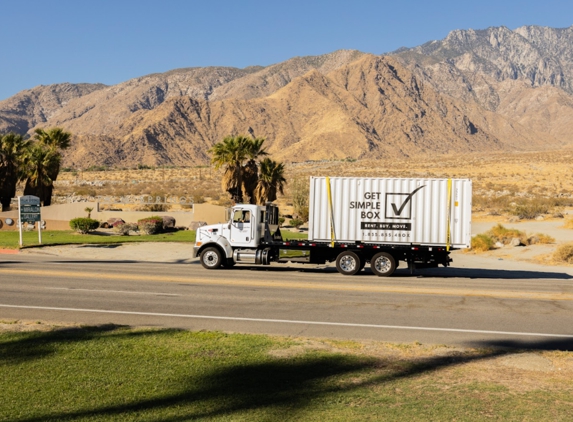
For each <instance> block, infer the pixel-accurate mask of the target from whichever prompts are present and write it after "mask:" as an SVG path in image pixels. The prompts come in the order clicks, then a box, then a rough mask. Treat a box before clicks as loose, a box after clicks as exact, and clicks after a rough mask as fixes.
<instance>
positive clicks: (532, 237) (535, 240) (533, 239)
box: [527, 236, 539, 245]
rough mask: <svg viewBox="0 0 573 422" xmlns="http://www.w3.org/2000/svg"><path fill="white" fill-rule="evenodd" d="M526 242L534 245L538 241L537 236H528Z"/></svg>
mask: <svg viewBox="0 0 573 422" xmlns="http://www.w3.org/2000/svg"><path fill="white" fill-rule="evenodd" d="M527 243H528V244H530V245H536V244H537V243H539V238H538V237H537V236H530V237H529V238H528V239H527Z"/></svg>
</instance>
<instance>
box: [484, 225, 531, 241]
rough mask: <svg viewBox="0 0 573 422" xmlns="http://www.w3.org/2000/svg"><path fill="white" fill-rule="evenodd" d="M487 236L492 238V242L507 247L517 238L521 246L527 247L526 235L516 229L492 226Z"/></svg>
mask: <svg viewBox="0 0 573 422" xmlns="http://www.w3.org/2000/svg"><path fill="white" fill-rule="evenodd" d="M487 235H488V236H489V237H491V238H492V240H493V242H494V243H495V242H501V243H503V244H504V245H509V244H510V243H511V240H512V239H514V238H518V239H519V240H520V241H521V243H522V244H524V245H527V235H526V234H525V233H524V232H522V231H520V230H517V229H508V228H506V227H504V226H502V225H501V224H498V225H496V226H493V227H492V228H491V229H490V230H489V231H488V232H487Z"/></svg>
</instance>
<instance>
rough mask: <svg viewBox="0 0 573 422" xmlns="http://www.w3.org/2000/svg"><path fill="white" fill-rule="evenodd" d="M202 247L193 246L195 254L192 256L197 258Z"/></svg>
mask: <svg viewBox="0 0 573 422" xmlns="http://www.w3.org/2000/svg"><path fill="white" fill-rule="evenodd" d="M200 248H201V247H200V246H193V255H192V256H191V258H197V257H198V256H199V255H198V252H199V249H200Z"/></svg>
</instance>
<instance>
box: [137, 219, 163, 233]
mask: <svg viewBox="0 0 573 422" xmlns="http://www.w3.org/2000/svg"><path fill="white" fill-rule="evenodd" d="M137 226H138V227H139V231H140V232H142V233H143V234H156V233H159V232H160V231H161V230H162V229H163V218H162V217H158V216H152V217H148V218H142V219H141V220H137Z"/></svg>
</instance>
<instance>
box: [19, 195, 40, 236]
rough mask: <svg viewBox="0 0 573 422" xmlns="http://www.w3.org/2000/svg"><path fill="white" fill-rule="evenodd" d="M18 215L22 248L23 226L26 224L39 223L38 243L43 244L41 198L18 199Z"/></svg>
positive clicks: (22, 197)
mask: <svg viewBox="0 0 573 422" xmlns="http://www.w3.org/2000/svg"><path fill="white" fill-rule="evenodd" d="M18 214H19V226H20V247H22V246H23V242H22V226H23V224H24V223H32V224H35V223H36V222H38V242H39V243H40V245H41V244H42V223H41V221H42V216H41V212H40V198H38V197H37V196H32V195H26V196H19V197H18Z"/></svg>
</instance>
